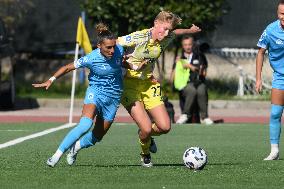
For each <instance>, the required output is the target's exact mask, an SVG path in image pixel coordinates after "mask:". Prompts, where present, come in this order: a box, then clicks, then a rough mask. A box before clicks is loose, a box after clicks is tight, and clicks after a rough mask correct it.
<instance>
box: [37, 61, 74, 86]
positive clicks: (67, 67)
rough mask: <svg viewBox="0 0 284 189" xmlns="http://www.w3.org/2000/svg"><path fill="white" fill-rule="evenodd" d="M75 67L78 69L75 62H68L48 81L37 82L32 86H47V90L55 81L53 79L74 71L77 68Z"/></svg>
mask: <svg viewBox="0 0 284 189" xmlns="http://www.w3.org/2000/svg"><path fill="white" fill-rule="evenodd" d="M75 69H76V68H75V65H74V63H73V62H72V63H69V64H67V65H65V66H62V67H61V68H59V69H58V70H57V71H56V72H55V74H54V75H53V76H52V77H51V78H49V79H48V80H47V81H45V82H43V83H35V84H32V86H33V87H35V88H39V87H45V89H46V90H47V89H48V88H49V87H50V86H51V84H52V83H53V81H54V80H55V79H58V78H59V77H61V76H63V75H65V74H67V73H68V72H71V71H73V70H75Z"/></svg>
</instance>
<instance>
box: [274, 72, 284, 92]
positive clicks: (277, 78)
mask: <svg viewBox="0 0 284 189" xmlns="http://www.w3.org/2000/svg"><path fill="white" fill-rule="evenodd" d="M272 88H274V89H280V90H284V75H283V74H280V73H278V72H274V73H273V78H272Z"/></svg>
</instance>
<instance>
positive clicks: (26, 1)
mask: <svg viewBox="0 0 284 189" xmlns="http://www.w3.org/2000/svg"><path fill="white" fill-rule="evenodd" d="M32 6H33V3H32V0H1V1H0V7H1V8H0V18H1V19H2V20H3V21H4V23H5V25H6V27H7V29H8V33H9V34H13V33H14V31H15V28H16V26H17V24H18V23H19V22H20V21H21V20H22V18H23V17H24V15H25V13H27V10H28V9H29V8H31V7H32Z"/></svg>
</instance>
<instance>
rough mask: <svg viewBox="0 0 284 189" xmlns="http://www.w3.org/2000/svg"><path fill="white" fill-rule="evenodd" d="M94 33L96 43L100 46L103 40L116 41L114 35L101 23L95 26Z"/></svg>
mask: <svg viewBox="0 0 284 189" xmlns="http://www.w3.org/2000/svg"><path fill="white" fill-rule="evenodd" d="M96 32H97V36H98V37H97V43H98V44H101V43H102V42H103V41H104V40H105V39H110V40H113V39H116V37H115V36H114V34H113V33H112V32H111V31H109V29H108V27H107V26H106V25H105V24H103V23H99V24H97V25H96Z"/></svg>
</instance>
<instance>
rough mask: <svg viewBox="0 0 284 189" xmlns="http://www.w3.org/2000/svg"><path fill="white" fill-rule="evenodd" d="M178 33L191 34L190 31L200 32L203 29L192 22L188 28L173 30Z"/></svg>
mask: <svg viewBox="0 0 284 189" xmlns="http://www.w3.org/2000/svg"><path fill="white" fill-rule="evenodd" d="M173 32H174V33H175V34H176V35H184V34H190V33H198V32H201V29H200V28H199V27H198V26H196V25H194V24H192V25H191V27H190V28H186V29H175V30H174V31H173Z"/></svg>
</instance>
